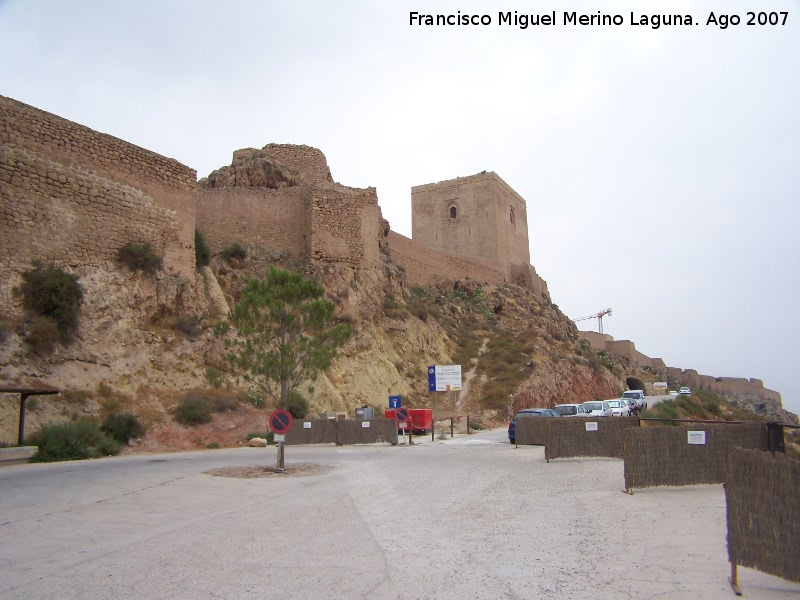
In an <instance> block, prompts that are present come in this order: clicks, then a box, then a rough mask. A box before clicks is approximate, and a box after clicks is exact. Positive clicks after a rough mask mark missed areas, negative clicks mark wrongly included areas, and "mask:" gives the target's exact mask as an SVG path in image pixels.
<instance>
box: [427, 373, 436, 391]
mask: <svg viewBox="0 0 800 600" xmlns="http://www.w3.org/2000/svg"><path fill="white" fill-rule="evenodd" d="M428 391H429V392H435V391H436V367H428Z"/></svg>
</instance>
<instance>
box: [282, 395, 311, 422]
mask: <svg viewBox="0 0 800 600" xmlns="http://www.w3.org/2000/svg"><path fill="white" fill-rule="evenodd" d="M286 410H288V411H289V414H291V415H292V417H294V418H295V419H303V418H305V416H306V415H307V414H308V400H306V399H305V398H304V397H303V396H302V394H300V392H298V391H296V390H294V391H292V393H291V394H289V397H288V398H287V399H286Z"/></svg>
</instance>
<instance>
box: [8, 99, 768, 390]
mask: <svg viewBox="0 0 800 600" xmlns="http://www.w3.org/2000/svg"><path fill="white" fill-rule="evenodd" d="M411 195H412V212H413V215H412V217H413V221H412V239H409V238H407V237H405V236H402V235H400V234H398V233H396V232H393V231H390V228H389V225H388V223H387V222H386V221H384V220H383V218H382V216H381V210H380V207H379V206H378V198H377V193H376V190H375V188H366V189H359V188H352V187H347V186H344V185H341V184H338V183H335V182H334V181H333V178H332V177H331V173H330V170H329V169H328V165H327V161H326V159H325V156H324V155H323V154H322V152H320V151H319V150H317V149H315V148H310V147H307V146H295V145H280V144H269V145H267V146H265V147H264V148H262V149H260V150H258V149H245V150H239V151H237V152H234V155H233V161H232V164H231V165H230V166H228V167H223V168H222V169H219V170H217V171H214V172H213V173H211V174H210V175H209V177H208V178H203V179H201V180H200V181H199V182H198V181H197V173H196V172H195V171H194V170H193V169H191V168H189V167H187V166H185V165H182V164H181V163H179V162H178V161H176V160H174V159H171V158H166V157H164V156H161V155H159V154H157V153H155V152H151V151H149V150H145V149H143V148H140V147H138V146H135V145H133V144H130V143H128V142H125V141H123V140H120V139H118V138H115V137H113V136H110V135H107V134H103V133H99V132H96V131H93V130H92V129H89V128H88V127H85V126H82V125H79V124H77V123H73V122H71V121H68V120H66V119H63V118H61V117H58V116H56V115H53V114H50V113H47V112H45V111H42V110H39V109H37V108H35V107H32V106H29V105H26V104H24V103H22V102H19V101H16V100H13V99H11V98H7V97H4V96H0V200H1V201H2V204H0V315H2V314H5V315H11V316H14V315H16V314H17V313H18V312H19V310H20V307H19V303H18V301H17V299H16V298H15V296H14V293H13V290H14V288H15V287H16V286H17V285H18V284H19V282H20V278H21V274H22V273H23V272H24V271H26V270H28V269H30V268H31V265H32V264H33V262H34V261H39V262H42V263H51V262H52V263H54V264H56V265H58V266H61V267H64V268H66V269H68V270H71V271H73V272H77V273H79V274H81V276H82V278H92V277H94V278H95V279H97V280H98V281H107V280H108V279H109V278H113V277H118V276H119V275H118V268H117V265H116V260H117V251H118V250H119V248H120V247H121V246H123V245H124V244H125V243H127V242H136V243H143V242H147V243H149V244H150V245H151V247H152V248H153V250H154V251H155V252H156V253H157V254H158V255H159V256H161V257H162V260H163V271H162V274H161V275H160V276H159V280H158V282H157V285H156V288H155V290H154V293H153V294H152V296H153V297H154V298H155V300H154V301H153V302H151V306H150V307H149V308H148V310H149V314H150V316H152V315H153V314H157V312H158V311H159V310H162V309H166V310H179V309H185V308H186V307H191V306H194V307H195V308H196V307H197V306H200V305H202V304H203V302H204V301H205V302H206V304H208V303H209V302H210V301H211V300H212V299H213V298H212V297H213V296H214V294H213V293H211V292H209V291H208V290H209V287H210V283H209V278H208V274H203V273H199V272H198V269H197V268H196V266H195V230H196V229H198V230H200V231H201V232H202V233H203V235H204V236H205V238H206V240H207V242H208V244H209V246H210V248H211V251H212V252H215V253H216V252H220V251H221V250H222V249H223V248H225V246H227V245H229V244H231V243H232V242H239V243H241V244H243V245H245V246H246V247H247V251H248V255H249V256H252V257H253V259H255V260H256V261H265V262H270V261H271V262H276V261H280V262H283V263H288V262H291V261H293V260H296V261H300V262H309V263H317V264H335V265H340V266H344V267H347V268H350V269H351V270H352V272H353V273H355V272H356V271H362V270H370V269H378V268H380V265H381V252H382V251H384V250H385V251H386V252H388V253H389V254H390V255H391V257H392V260H393V261H394V262H395V263H396V264H397V265H399V266H400V267H401V268H402V269H403V270H404V272H405V276H406V279H407V281H408V283H409V284H410V285H411V286H420V287H433V286H436V285H451V284H452V282H453V281H454V280H455V279H460V278H461V279H463V278H472V279H475V280H477V281H480V282H486V283H492V284H503V283H506V282H513V283H517V284H520V285H522V286H526V287H527V288H529V289H530V290H531V291H532V292H533V293H535V294H537V295H540V296H542V297H544V298H547V299H549V295H548V290H547V284H546V283H545V281H544V280H543V279H541V278H540V277H539V276H538V274H537V273H536V270H535V269H534V268H533V266H531V265H530V254H529V250H528V248H529V239H528V224H527V207H526V204H525V201H524V200H523V199H522V198H521V197H520V196H519V194H517V193H516V192H515V191H514V190H513V189H512V188H511V187H510V186H509V185H508V184H506V183H505V182H504V181H503V180H502V179H501V178H500V177H499V176H498V175H497V174H496V173H492V172H488V173H487V172H483V173H479V174H476V175H472V176H469V177H461V178H457V179H452V180H448V181H442V182H439V183H432V184H427V185H420V186H416V187H414V188H413V189H412V192H411ZM104 277H105V279H104ZM213 283H214V285H216V282H213ZM212 287H213V286H212ZM203 289H205V292H203V291H202V290H203ZM212 291H213V290H212ZM137 293H138V292H136V291H133V292H131V298H134V297H136V294H137ZM203 294H205V300H204V299H203V298H201V296H202V295H203ZM98 295H99V297H98V298H95V300H94V302H95V305H103V303H104V302H105V300H104V299H103V297H102V291H100V292H98ZM222 305H224V301H223V302H222ZM17 316H18V315H17ZM590 341H591V343H592V345H593V346H595V347H596V349H609V350H612V351H615V352H617V353H622V354H624V355H627V356H629V358H630V359H631V360H632V362H634V363H638V364H641V365H645V366H648V367H652V368H658V369H663V368H664V363H663V361H661V359H650V358H648V357H646V356H644V355H643V354H641V353H639V352H637V351H636V350H635V347H634V346H633V343H632V342H629V341H619V342H614V341H613V340H605V339H604V340H594V339H591V340H590ZM670 374H671V375H673V376H676V377H679V378H680V379H681V381H682V382H686V384H687V385H691V386H692V387H706V388H708V389H711V390H719V391H721V392H725V391H728V390H730V391H732V392H734V393H739V394H752V395H756V396H758V397H766V398H768V399H777V400H778V401H779V399H780V395H779V394H778V393H777V392H773V391H771V390H765V389H764V388H763V385H762V384H761V382H760V381H759V380H749V381H748V380H744V379H724V380H723V379H722V378H719V379H717V378H711V377H708V376H701V375H698V374H697V373H696V372H694V371H683V372H681V371H680V370H679V369H678V370H673V369H670Z"/></svg>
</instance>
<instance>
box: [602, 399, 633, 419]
mask: <svg viewBox="0 0 800 600" xmlns="http://www.w3.org/2000/svg"><path fill="white" fill-rule="evenodd" d="M607 402H608V406H609V408H610V409H611V416H612V417H628V416H630V414H631V411H630V410H629V409H628V405H627V404H625V401H624V400H623V399H622V398H620V399H619V400H607Z"/></svg>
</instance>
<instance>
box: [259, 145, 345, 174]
mask: <svg viewBox="0 0 800 600" xmlns="http://www.w3.org/2000/svg"><path fill="white" fill-rule="evenodd" d="M262 150H263V151H264V152H266V153H267V154H268V155H269V156H270V157H271V158H273V159H274V160H276V161H278V162H280V163H281V164H283V165H286V166H287V167H289V168H290V169H293V170H295V171H297V173H299V174H300V176H301V178H302V179H303V181H307V182H309V183H315V182H328V183H332V182H333V178H332V177H331V170H330V168H328V160H327V159H326V158H325V155H324V154H323V153H322V151H321V150H319V149H317V148H312V147H311V146H303V145H296V144H267V145H266V146H264V148H262Z"/></svg>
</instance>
